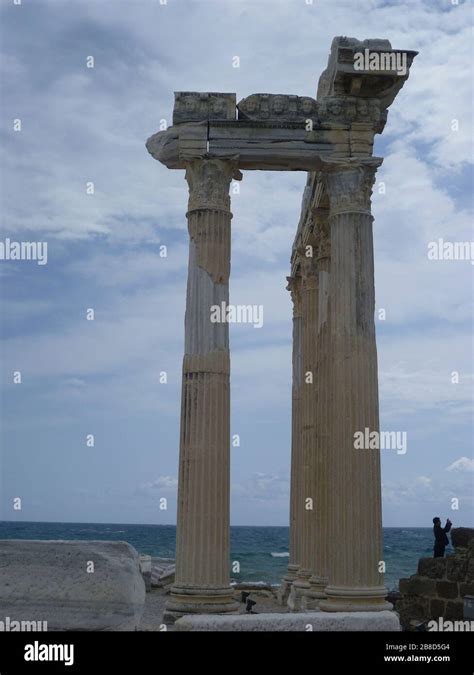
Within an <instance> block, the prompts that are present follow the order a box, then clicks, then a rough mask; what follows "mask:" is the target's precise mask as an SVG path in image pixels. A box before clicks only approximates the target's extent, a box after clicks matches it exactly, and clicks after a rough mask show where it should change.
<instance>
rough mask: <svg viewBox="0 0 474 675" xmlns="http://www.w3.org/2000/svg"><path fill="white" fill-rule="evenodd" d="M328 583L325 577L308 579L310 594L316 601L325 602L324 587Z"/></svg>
mask: <svg viewBox="0 0 474 675" xmlns="http://www.w3.org/2000/svg"><path fill="white" fill-rule="evenodd" d="M328 581H329V580H328V579H327V578H325V577H318V576H312V577H311V578H310V580H309V583H310V586H311V593H312V594H313V596H314V597H315V598H318V600H325V599H326V598H327V595H326V587H327V585H328Z"/></svg>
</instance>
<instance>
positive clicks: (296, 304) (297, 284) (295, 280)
mask: <svg viewBox="0 0 474 675" xmlns="http://www.w3.org/2000/svg"><path fill="white" fill-rule="evenodd" d="M286 280H287V281H288V286H287V287H286V290H287V291H290V293H291V301H292V302H293V316H295V317H296V316H301V277H300V276H296V277H286Z"/></svg>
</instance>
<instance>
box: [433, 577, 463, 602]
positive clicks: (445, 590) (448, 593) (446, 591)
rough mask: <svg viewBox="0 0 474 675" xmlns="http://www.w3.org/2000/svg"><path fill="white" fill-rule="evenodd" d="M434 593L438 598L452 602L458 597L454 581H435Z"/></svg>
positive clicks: (457, 589)
mask: <svg viewBox="0 0 474 675" xmlns="http://www.w3.org/2000/svg"><path fill="white" fill-rule="evenodd" d="M436 592H437V594H438V595H439V596H440V598H446V599H450V600H452V599H454V598H457V597H458V593H459V588H458V585H457V583H455V582H454V581H437V582H436Z"/></svg>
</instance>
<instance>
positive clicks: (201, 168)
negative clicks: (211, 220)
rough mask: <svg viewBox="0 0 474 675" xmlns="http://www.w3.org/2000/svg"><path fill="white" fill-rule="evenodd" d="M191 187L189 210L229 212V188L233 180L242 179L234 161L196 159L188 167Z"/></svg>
mask: <svg viewBox="0 0 474 675" xmlns="http://www.w3.org/2000/svg"><path fill="white" fill-rule="evenodd" d="M185 178H186V180H187V181H188V185H189V202H188V210H189V211H194V210H196V209H216V210H223V211H229V210H230V197H229V186H230V182H231V180H232V179H233V178H235V179H236V180H241V179H242V174H241V173H240V171H238V169H237V165H236V162H235V161H234V160H221V159H196V160H193V161H192V162H188V163H187V165H186V176H185Z"/></svg>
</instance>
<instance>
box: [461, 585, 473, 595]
mask: <svg viewBox="0 0 474 675" xmlns="http://www.w3.org/2000/svg"><path fill="white" fill-rule="evenodd" d="M459 595H460V596H461V598H464V597H465V596H466V595H474V583H473V582H471V583H466V584H459Z"/></svg>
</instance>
